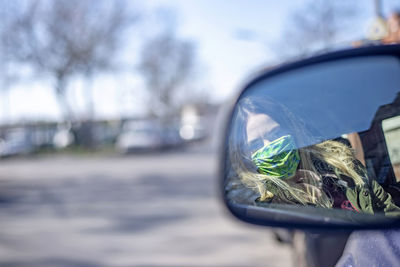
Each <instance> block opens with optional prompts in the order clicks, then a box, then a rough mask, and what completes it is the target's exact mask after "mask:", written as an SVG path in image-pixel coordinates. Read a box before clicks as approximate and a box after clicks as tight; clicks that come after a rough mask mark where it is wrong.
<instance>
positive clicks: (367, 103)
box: [220, 45, 400, 266]
mask: <svg viewBox="0 0 400 267" xmlns="http://www.w3.org/2000/svg"><path fill="white" fill-rule="evenodd" d="M231 110H232V111H231V114H230V118H229V120H228V124H227V126H226V134H225V140H224V141H223V145H222V149H221V162H220V165H221V172H220V179H221V183H220V184H221V191H222V196H223V201H224V203H225V205H226V207H227V208H228V210H229V211H230V212H231V213H232V214H233V215H234V216H235V217H236V218H238V219H240V220H242V221H245V222H248V223H252V224H257V225H264V226H269V227H278V228H280V229H282V228H285V229H287V230H286V231H283V232H282V230H279V231H276V232H277V236H278V238H280V239H281V240H284V241H286V242H289V243H291V244H292V245H293V247H294V252H295V254H296V257H297V259H298V262H297V264H299V266H300V265H301V264H303V265H305V266H334V265H335V264H337V263H338V264H340V266H365V265H364V264H366V262H367V263H368V262H369V263H371V264H372V263H374V264H378V265H379V264H383V265H379V266H386V264H389V265H390V266H394V265H397V266H398V265H399V264H400V260H399V259H400V253H399V250H398V248H399V247H400V246H399V244H400V243H399V242H400V240H399V239H396V238H395V237H396V236H397V234H396V233H397V232H393V231H392V232H390V231H388V229H394V230H396V229H398V228H399V226H400V183H399V181H400V177H399V176H398V171H397V168H398V165H397V163H398V160H397V157H398V156H397V147H398V146H399V144H400V140H399V139H398V138H396V136H397V134H398V133H397V131H398V118H399V117H398V116H400V46H399V45H387V46H370V47H363V48H357V49H350V50H343V51H337V52H333V53H329V54H325V55H320V56H316V57H312V58H309V59H305V60H301V61H297V62H292V63H289V64H286V65H282V66H278V67H277V68H274V69H268V70H264V71H263V70H261V71H260V72H259V73H258V74H257V75H256V76H255V77H254V78H253V79H252V80H250V81H249V82H248V83H247V85H246V86H245V87H244V88H243V90H242V91H241V92H240V95H239V96H238V97H237V98H236V99H235V101H234V102H233V104H232V109H231ZM367 229H375V230H377V229H378V230H379V231H377V232H363V233H358V232H354V233H353V234H352V231H354V230H367ZM299 230H301V231H299ZM279 232H280V233H279ZM349 236H350V239H349V240H350V241H349V242H350V243H347V246H346V248H345V245H346V242H347V239H348V237H349ZM385 240H386V241H385ZM361 243H368V245H365V246H364V247H361V246H360V245H359V244H361ZM354 244H356V245H354ZM357 248H358V249H359V250H357ZM343 251H345V252H344V253H345V254H342V253H343ZM383 251H384V252H385V253H386V254H387V255H386V254H385V255H382V253H383ZM340 257H342V259H340ZM378 265H375V266H378Z"/></svg>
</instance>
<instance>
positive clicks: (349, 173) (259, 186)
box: [229, 99, 365, 208]
mask: <svg viewBox="0 0 400 267" xmlns="http://www.w3.org/2000/svg"><path fill="white" fill-rule="evenodd" d="M265 102H266V100H265V99H264V100H263V101H261V103H258V104H259V105H261V106H262V109H263V110H265V109H268V108H265V107H266V104H267V107H269V109H273V110H274V111H275V112H278V113H279V114H284V115H285V118H286V120H287V121H286V127H290V128H291V130H295V131H296V133H295V134H294V137H295V138H297V141H298V142H299V143H302V142H303V143H307V142H310V139H308V140H306V139H307V138H309V137H310V136H307V135H308V134H309V133H307V132H306V130H305V127H304V125H303V124H302V123H301V121H299V119H298V118H294V116H293V115H292V114H291V113H290V112H289V111H288V110H287V109H286V108H285V107H283V106H282V105H278V104H276V103H272V102H268V103H265ZM256 104H257V103H256ZM258 108H259V107H256V108H255V104H254V100H253V101H251V102H249V100H248V99H246V100H244V101H239V104H238V109H237V110H236V112H235V116H234V118H235V121H233V125H232V129H231V135H230V138H229V140H230V141H229V157H230V161H231V167H232V168H233V169H234V171H235V172H236V174H237V175H238V176H239V178H240V179H241V181H242V182H243V183H244V184H245V185H246V186H248V187H250V188H252V189H253V190H255V191H256V192H258V193H259V194H260V198H259V199H260V201H265V200H267V199H270V198H272V197H274V196H276V197H278V198H279V200H280V201H281V202H287V203H299V204H303V205H307V204H313V205H317V206H321V207H325V208H331V207H332V205H333V199H332V198H331V196H330V195H328V194H329V193H328V194H327V192H324V190H322V188H321V186H320V184H319V182H318V180H315V179H311V177H307V176H308V175H311V174H310V173H308V174H307V173H305V177H304V179H305V180H307V183H308V184H310V185H312V187H311V188H306V189H304V188H302V187H301V186H300V185H299V186H296V184H291V185H289V184H288V183H287V182H286V181H285V179H281V178H276V177H272V176H268V175H265V174H261V173H258V172H257V170H256V168H255V166H254V164H253V163H252V161H251V158H250V155H248V154H246V153H245V152H244V149H243V146H244V145H246V142H247V135H246V123H247V119H248V117H249V116H251V115H253V114H257V113H260V112H259V110H257V109H258ZM274 119H275V118H274ZM288 121H289V123H288ZM314 140H315V139H314ZM298 151H299V154H300V163H299V166H298V169H301V170H308V171H311V173H312V174H313V175H317V176H318V177H319V178H320V179H319V180H320V181H322V176H321V173H320V172H321V168H320V166H316V162H322V163H324V164H327V165H328V166H329V167H330V168H331V169H332V171H333V172H334V173H335V174H336V176H337V178H338V179H341V175H344V176H346V177H348V178H350V179H351V180H352V181H353V182H354V184H356V185H361V184H364V178H363V175H365V174H364V173H362V172H363V170H362V169H361V168H360V167H359V166H358V165H357V164H356V163H355V156H354V151H353V150H352V149H351V148H350V147H348V146H346V145H345V144H342V143H340V142H337V141H331V140H327V141H323V142H321V143H319V144H315V145H310V146H306V147H303V148H299V149H298ZM289 178H290V177H289ZM317 188H318V189H319V190H318V189H317Z"/></svg>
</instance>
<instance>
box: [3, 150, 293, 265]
mask: <svg viewBox="0 0 400 267" xmlns="http://www.w3.org/2000/svg"><path fill="white" fill-rule="evenodd" d="M216 168H217V161H216V155H215V153H213V152H212V151H211V149H209V148H208V147H206V146H200V147H194V148H190V149H186V150H179V151H169V152H163V153H158V154H144V155H132V156H118V155H94V156H87V155H86V156H83V155H82V156H71V155H57V156H53V155H46V156H41V157H31V158H15V159H6V160H1V161H0V265H1V266H290V265H291V263H292V260H291V254H290V248H289V247H288V246H287V245H282V244H279V243H277V242H276V241H275V240H274V239H273V237H272V234H271V232H270V231H269V230H268V229H266V228H261V227H255V226H251V225H247V224H244V223H241V222H238V221H236V220H235V219H233V218H232V217H231V216H230V215H229V214H228V213H227V211H226V210H225V208H224V207H223V206H222V204H221V203H220V201H219V195H218V192H217V179H216Z"/></svg>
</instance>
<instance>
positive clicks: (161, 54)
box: [138, 31, 196, 118]
mask: <svg viewBox="0 0 400 267" xmlns="http://www.w3.org/2000/svg"><path fill="white" fill-rule="evenodd" d="M138 68H139V71H140V72H141V73H142V75H143V77H144V79H145V82H146V85H147V88H148V90H149V92H150V94H151V99H150V103H149V108H150V112H151V114H152V115H156V116H161V117H163V118H167V117H171V116H173V115H176V113H177V112H178V111H179V109H180V103H178V101H177V99H179V95H182V94H185V93H184V91H183V90H190V83H189V82H190V81H192V79H193V75H194V73H195V69H196V54H195V47H194V44H193V43H192V42H190V41H187V40H183V39H179V38H178V37H176V35H175V33H174V32H173V31H165V32H163V33H161V34H160V35H159V36H156V37H155V38H153V39H150V40H148V41H147V42H145V44H144V46H143V50H142V53H141V58H140V62H139V66H138Z"/></svg>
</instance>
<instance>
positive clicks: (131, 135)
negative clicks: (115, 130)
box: [115, 121, 182, 153]
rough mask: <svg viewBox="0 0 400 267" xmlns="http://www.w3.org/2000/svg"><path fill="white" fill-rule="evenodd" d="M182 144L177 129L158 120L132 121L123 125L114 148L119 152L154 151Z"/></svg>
mask: <svg viewBox="0 0 400 267" xmlns="http://www.w3.org/2000/svg"><path fill="white" fill-rule="evenodd" d="M181 144H182V139H181V138H180V136H179V132H178V129H177V128H175V127H173V126H168V127H166V126H163V125H162V124H161V123H159V122H158V121H132V122H127V123H125V125H124V126H123V129H122V132H121V134H120V135H119V136H118V137H117V141H116V145H115V146H116V149H117V151H119V152H120V153H130V152H138V151H154V150H161V149H166V148H171V147H177V146H179V145H181Z"/></svg>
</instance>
